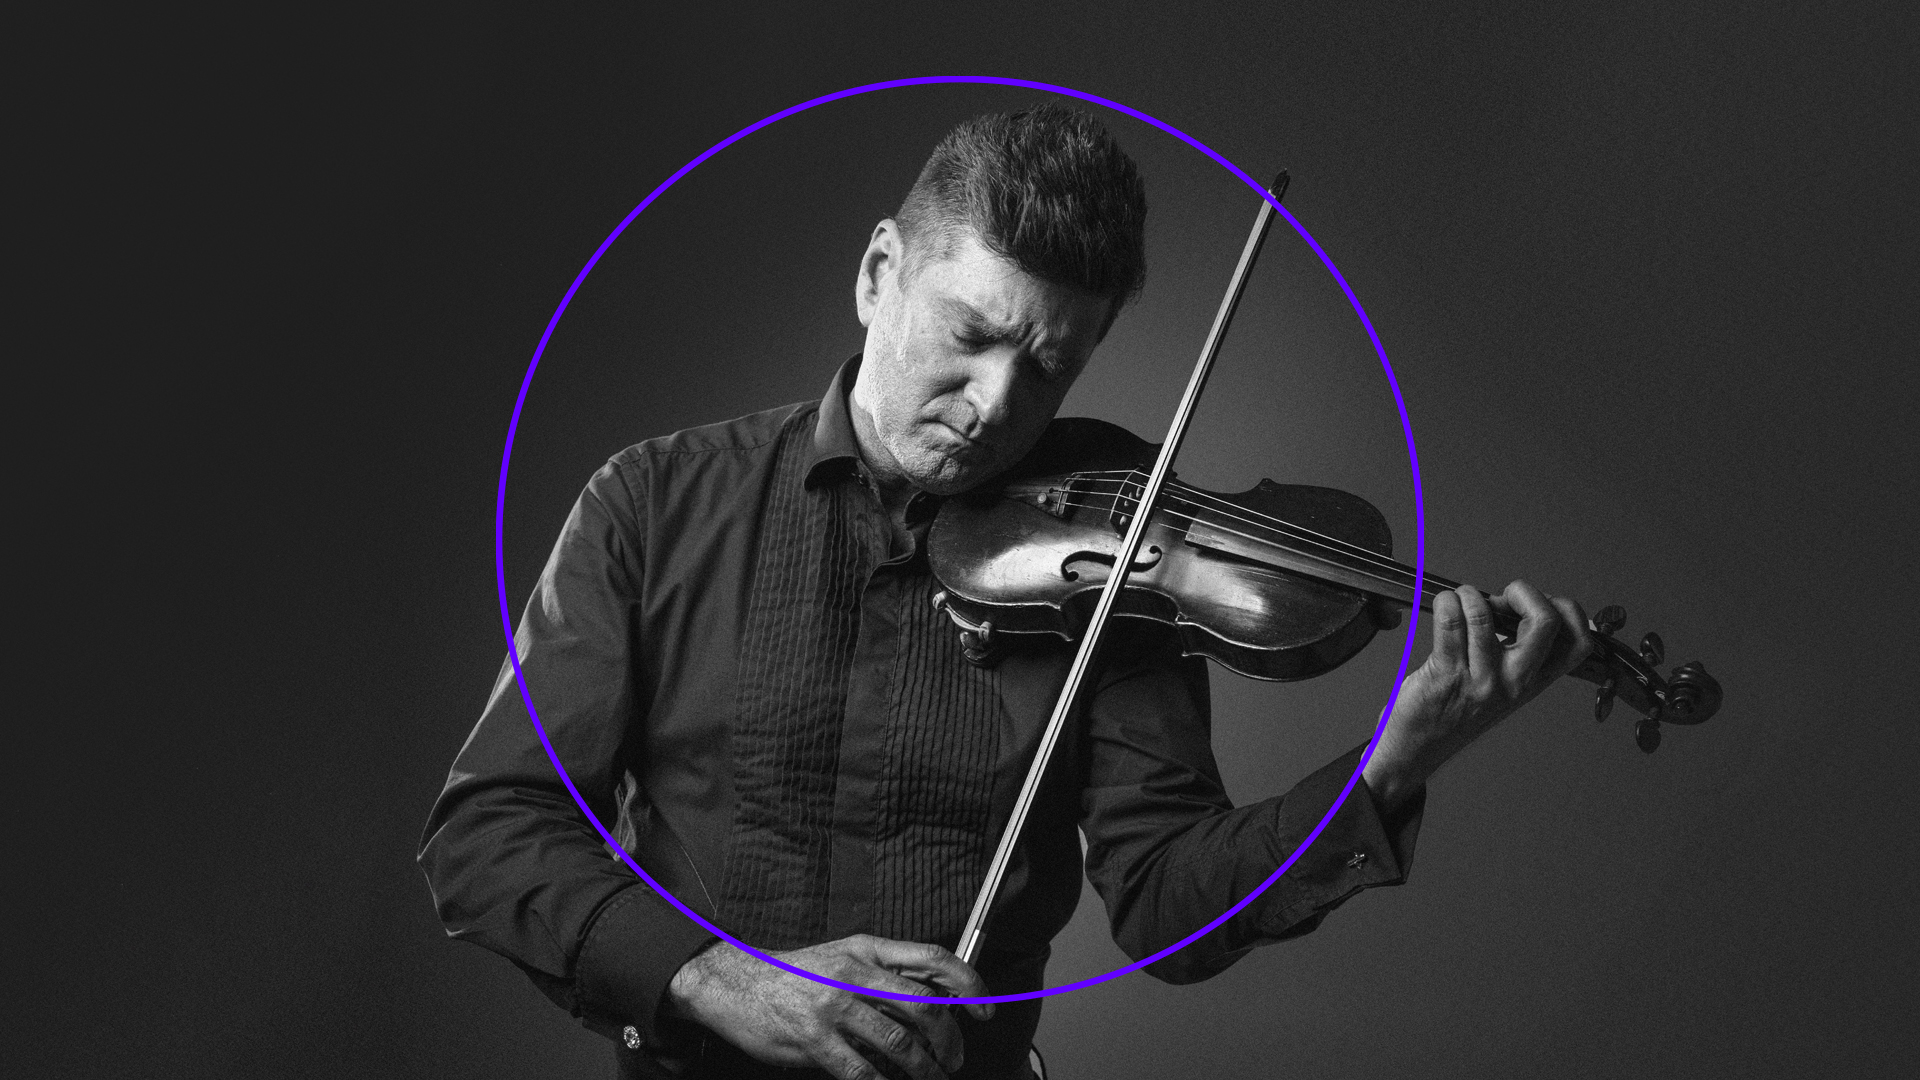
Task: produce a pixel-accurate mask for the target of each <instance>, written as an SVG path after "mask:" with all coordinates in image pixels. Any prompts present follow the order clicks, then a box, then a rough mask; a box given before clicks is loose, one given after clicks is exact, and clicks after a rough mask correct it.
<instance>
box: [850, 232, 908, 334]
mask: <svg viewBox="0 0 1920 1080" xmlns="http://www.w3.org/2000/svg"><path fill="white" fill-rule="evenodd" d="M905 256H906V248H905V245H903V244H902V243H901V241H900V226H898V225H896V224H894V221H893V219H892V218H886V219H884V220H882V221H881V222H880V224H878V225H875V226H874V227H873V237H872V239H870V240H868V241H867V250H866V253H865V254H863V255H861V256H860V274H859V276H858V277H856V278H855V279H854V282H853V309H854V311H856V312H858V313H859V315H860V325H861V326H872V325H873V315H874V312H876V311H878V310H879V308H880V296H881V294H882V292H883V291H884V290H885V289H888V288H893V287H895V286H896V285H897V284H898V281H897V276H898V274H899V273H900V260H901V259H903V258H905Z"/></svg>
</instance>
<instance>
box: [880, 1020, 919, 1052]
mask: <svg viewBox="0 0 1920 1080" xmlns="http://www.w3.org/2000/svg"><path fill="white" fill-rule="evenodd" d="M912 1048H913V1036H912V1035H909V1034H907V1029H906V1028H903V1027H901V1026H900V1025H899V1024H889V1025H888V1026H887V1030H886V1031H884V1032H882V1033H881V1034H880V1049H882V1050H885V1051H886V1052H887V1053H889V1054H904V1053H906V1052H907V1051H908V1050H911V1049H912Z"/></svg>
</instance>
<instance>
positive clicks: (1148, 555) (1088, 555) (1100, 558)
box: [1060, 544, 1164, 581]
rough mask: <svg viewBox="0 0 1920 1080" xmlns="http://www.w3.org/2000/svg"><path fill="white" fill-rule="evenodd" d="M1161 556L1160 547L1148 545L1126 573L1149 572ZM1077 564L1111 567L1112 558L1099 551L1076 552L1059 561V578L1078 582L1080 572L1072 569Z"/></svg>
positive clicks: (1158, 562) (1156, 564) (1157, 564)
mask: <svg viewBox="0 0 1920 1080" xmlns="http://www.w3.org/2000/svg"><path fill="white" fill-rule="evenodd" d="M1163 554H1164V552H1162V551H1161V550H1160V545H1158V544H1148V545H1147V550H1146V552H1145V554H1143V555H1141V556H1140V557H1139V558H1138V559H1135V560H1134V562H1133V566H1132V568H1131V569H1129V570H1128V571H1127V572H1128V573H1129V574H1138V573H1142V572H1144V571H1147V570H1151V569H1153V568H1154V567H1156V566H1159V565H1160V558H1161V556H1162V555H1163ZM1077 562H1090V563H1098V564H1099V565H1101V566H1112V565H1113V556H1112V555H1110V554H1108V553H1106V552H1101V551H1076V552H1074V553H1073V554H1071V555H1069V556H1067V557H1066V558H1064V559H1061V560H1060V576H1061V577H1062V578H1065V579H1066V580H1068V581H1079V580H1080V571H1078V570H1075V569H1073V564H1074V563H1077Z"/></svg>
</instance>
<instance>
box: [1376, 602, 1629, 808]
mask: <svg viewBox="0 0 1920 1080" xmlns="http://www.w3.org/2000/svg"><path fill="white" fill-rule="evenodd" d="M1496 611H1498V612H1501V613H1503V614H1507V615H1518V616H1519V618H1520V627H1519V630H1518V631H1517V632H1516V633H1515V635H1514V638H1513V640H1512V641H1511V642H1502V641H1501V640H1500V639H1499V638H1498V637H1497V636H1496V635H1495V633H1494V624H1495V621H1496V620H1495V615H1494V613H1495V612H1496ZM1592 650H1593V639H1592V638H1591V637H1590V636H1589V635H1588V631H1587V617H1586V613H1585V612H1583V611H1582V610H1581V609H1580V605H1579V604H1577V603H1575V602H1574V601H1572V600H1569V599H1567V598H1565V597H1551V598H1550V597H1548V596H1547V595H1546V594H1544V593H1542V592H1541V591H1540V590H1539V589H1536V588H1534V587H1533V586H1532V585H1529V584H1527V583H1526V582H1524V581H1516V582H1514V583H1513V584H1511V585H1508V586H1507V587H1506V589H1505V590H1504V591H1503V592H1501V593H1500V595H1498V596H1483V595H1481V592H1480V590H1478V589H1476V588H1474V587H1472V586H1470V585H1462V586H1461V587H1460V588H1458V589H1455V590H1452V591H1450V592H1443V593H1440V594H1438V595H1436V596H1435V597H1434V598H1433V652H1432V653H1431V654H1429V655H1428V657H1427V661H1426V663H1424V664H1422V665H1421V666H1420V668H1419V669H1418V670H1416V671H1414V672H1413V674H1411V675H1408V676H1407V678H1406V681H1405V682H1403V683H1402V684H1401V686H1400V696H1399V698H1398V699H1396V700H1395V701H1394V705H1393V715H1392V716H1390V717H1389V718H1388V719H1387V727H1386V730H1385V731H1384V732H1382V733H1381V735H1380V744H1379V745H1378V746H1377V747H1375V748H1374V754H1373V757H1372V759H1370V760H1369V761H1368V762H1367V767H1366V770H1365V771H1364V772H1363V773H1362V774H1361V775H1362V776H1363V778H1364V779H1365V780H1366V782H1367V786H1368V788H1370V789H1371V790H1372V791H1373V795H1374V798H1375V799H1376V800H1377V801H1378V802H1379V803H1380V805H1381V807H1382V808H1383V809H1384V810H1386V811H1387V812H1389V813H1391V812H1392V811H1393V810H1394V809H1396V808H1398V807H1399V806H1400V805H1402V804H1403V803H1404V802H1405V801H1406V800H1407V799H1408V798H1409V797H1411V796H1412V795H1413V793H1414V792H1415V791H1417V790H1419V788H1420V785H1422V784H1424V783H1426V781H1427V778H1428V777H1430V776H1432V775H1433V773H1434V771H1435V770H1437V769H1439V768H1440V766H1441V765H1443V764H1445V763H1446V761H1447V759H1449V758H1451V757H1452V756H1453V755H1455V754H1457V753H1459V752H1460V751H1461V750H1462V749H1464V748H1465V747H1466V746H1467V744H1469V743H1471V742H1473V740H1475V739H1477V738H1479V737H1480V736H1481V735H1484V734H1486V733H1487V732H1488V731H1489V730H1491V729H1492V728H1493V727H1494V725H1496V724H1498V723H1499V722H1500V721H1502V720H1504V719H1506V717H1507V716H1509V715H1510V714H1512V713H1513V711H1514V710H1515V709H1518V708H1519V707H1520V706H1522V705H1524V704H1526V703H1527V702H1528V701H1530V700H1532V698H1533V697H1534V696H1535V695H1537V694H1538V693H1540V691H1542V690H1544V689H1546V687H1547V684H1549V683H1551V682H1553V680H1555V679H1558V678H1559V677H1560V676H1562V675H1564V674H1566V673H1567V672H1568V671H1571V670H1572V669H1573V667H1574V666H1575V665H1576V664H1578V663H1579V662H1580V661H1581V660H1582V659H1584V658H1585V657H1586V656H1587V654H1588V653H1589V652H1591V651H1592Z"/></svg>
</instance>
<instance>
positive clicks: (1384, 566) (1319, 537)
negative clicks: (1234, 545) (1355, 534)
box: [1074, 470, 1448, 591]
mask: <svg viewBox="0 0 1920 1080" xmlns="http://www.w3.org/2000/svg"><path fill="white" fill-rule="evenodd" d="M1135 471H1137V470H1135ZM1105 474H1106V475H1120V476H1126V475H1130V473H1129V472H1128V471H1125V470H1107V471H1106V473H1105ZM1074 475H1075V476H1081V477H1084V476H1090V475H1101V473H1076V474H1074ZM1095 483H1096V484H1101V483H1118V484H1119V485H1120V490H1119V491H1113V492H1100V491H1093V492H1089V493H1090V494H1111V495H1121V494H1124V493H1126V492H1127V491H1130V490H1131V491H1136V492H1137V491H1138V485H1128V484H1127V483H1126V481H1124V480H1121V481H1095ZM1189 492H1191V493H1192V494H1195V495H1201V496H1205V497H1206V498H1207V499H1208V501H1210V502H1213V503H1215V504H1217V508H1216V509H1215V511H1214V512H1215V513H1216V514H1218V515H1219V516H1220V517H1222V518H1225V519H1227V520H1230V521H1234V522H1238V523H1240V524H1243V525H1248V526H1252V527H1255V528H1266V529H1271V530H1272V531H1274V532H1277V533H1280V534H1281V535H1283V536H1285V537H1287V538H1288V539H1293V540H1301V541H1305V542H1307V543H1311V544H1314V545H1316V546H1318V547H1321V548H1325V549H1327V550H1328V551H1330V552H1332V553H1335V554H1339V555H1345V556H1347V557H1348V558H1349V559H1352V560H1354V561H1357V562H1361V563H1365V564H1367V565H1368V566H1369V567H1376V568H1378V569H1379V570H1381V571H1384V572H1386V575H1400V576H1403V577H1405V578H1407V579H1408V580H1411V579H1412V578H1413V576H1414V571H1413V569H1412V568H1411V567H1409V566H1407V565H1406V564H1405V563H1401V562H1398V561H1395V560H1393V559H1389V558H1386V557H1384V556H1382V555H1380V554H1379V553H1378V552H1375V551H1372V550H1369V549H1367V548H1363V547H1360V546H1358V545H1356V544H1353V543H1350V542H1348V541H1346V540H1342V539H1340V538H1338V537H1333V536H1327V535H1326V534H1324V533H1320V532H1317V531H1315V530H1312V529H1309V528H1306V527H1305V526H1302V525H1298V524H1296V523H1294V522H1290V521H1287V520H1285V519H1283V518H1277V517H1274V516H1272V515H1270V514H1262V513H1260V512H1259V511H1251V510H1247V508H1245V507H1241V506H1238V505H1236V504H1234V503H1231V502H1228V501H1226V500H1224V499H1221V498H1219V497H1217V496H1214V495H1212V493H1210V492H1205V491H1202V490H1200V489H1198V488H1190V487H1188V486H1187V485H1185V484H1180V485H1179V486H1178V487H1177V488H1175V489H1173V490H1172V491H1170V492H1169V497H1170V498H1180V499H1182V501H1184V502H1186V503H1188V504H1189V505H1193V506H1195V507H1196V508H1199V507H1201V506H1202V505H1203V504H1199V503H1197V502H1196V501H1195V500H1193V499H1191V498H1187V497H1185V496H1187V494H1188V493H1189ZM1249 513H1251V514H1253V515H1254V517H1251V518H1250V517H1247V516H1246V515H1247V514H1249ZM1187 516H1188V519H1189V520H1192V521H1200V522H1202V523H1204V524H1211V525H1215V526H1216V527H1218V525H1219V522H1217V521H1212V520H1209V519H1206V518H1201V517H1199V516H1198V515H1197V514H1196V515H1187ZM1225 531H1228V532H1229V533H1231V534H1232V535H1236V536H1241V537H1243V538H1245V539H1250V540H1255V541H1264V542H1269V543H1270V542H1271V541H1270V540H1267V538H1265V537H1260V536H1254V535H1251V534H1247V533H1241V532H1237V531H1235V530H1225ZM1336 561H1338V560H1336ZM1424 576H1425V579H1426V581H1427V583H1429V584H1434V583H1436V582H1442V581H1444V579H1439V578H1438V577H1437V575H1432V574H1428V575H1424ZM1445 587H1448V586H1446V585H1440V586H1439V587H1438V588H1436V589H1435V590H1434V591H1439V588H1445Z"/></svg>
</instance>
